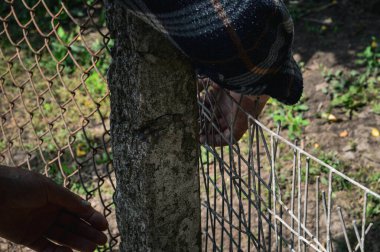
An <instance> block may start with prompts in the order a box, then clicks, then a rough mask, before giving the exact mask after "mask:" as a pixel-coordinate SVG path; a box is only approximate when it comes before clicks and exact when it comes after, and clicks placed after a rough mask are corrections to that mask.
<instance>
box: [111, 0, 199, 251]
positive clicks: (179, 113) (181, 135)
mask: <svg viewBox="0 0 380 252" xmlns="http://www.w3.org/2000/svg"><path fill="white" fill-rule="evenodd" d="M106 8H107V21H108V26H109V29H110V31H111V35H112V37H113V38H114V40H115V46H114V48H113V50H112V57H113V61H112V64H111V66H110V69H109V72H108V84H109V88H110V91H111V137H112V148H113V165H114V169H115V171H116V178H117V192H116V197H115V203H116V213H117V221H118V227H119V230H120V234H121V240H122V241H121V245H120V249H121V251H200V248H201V244H200V243H201V232H200V231H201V230H200V202H199V177H198V169H197V151H196V149H197V121H196V119H197V116H196V113H197V112H196V111H197V105H196V86H195V76H194V71H193V69H192V67H191V65H190V64H189V62H188V61H187V60H186V59H185V58H184V57H183V56H182V55H181V54H180V53H179V52H177V50H176V49H175V48H174V47H173V46H172V45H171V44H170V43H169V42H168V41H167V40H166V39H165V38H164V37H163V36H162V35H160V34H159V33H157V32H156V31H154V30H152V29H151V28H150V27H149V26H147V25H146V24H144V23H142V22H141V21H139V20H137V19H136V18H135V17H133V16H130V15H127V13H126V12H125V10H123V9H122V8H121V7H120V6H118V5H117V3H116V1H109V2H107V1H106Z"/></svg>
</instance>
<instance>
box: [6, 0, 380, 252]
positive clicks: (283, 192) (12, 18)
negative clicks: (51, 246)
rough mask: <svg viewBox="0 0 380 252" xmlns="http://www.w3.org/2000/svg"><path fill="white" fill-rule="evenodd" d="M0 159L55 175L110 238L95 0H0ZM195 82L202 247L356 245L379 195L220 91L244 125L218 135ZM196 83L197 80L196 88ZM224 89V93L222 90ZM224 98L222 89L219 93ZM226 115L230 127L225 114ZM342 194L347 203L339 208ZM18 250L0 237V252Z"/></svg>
mask: <svg viewBox="0 0 380 252" xmlns="http://www.w3.org/2000/svg"><path fill="white" fill-rule="evenodd" d="M0 22H1V26H0V116H1V120H0V164H4V165H9V166H21V167H24V168H26V169H30V170H35V171H38V172H41V173H43V174H44V175H46V176H48V177H50V178H52V179H54V180H55V181H56V182H57V183H60V184H62V185H64V186H66V187H67V188H69V189H70V190H72V191H74V192H76V193H78V194H80V195H82V196H83V197H85V198H86V199H88V200H89V201H90V202H91V203H92V205H94V206H95V207H96V208H97V209H98V210H100V211H102V212H103V213H104V215H105V216H106V217H107V219H108V221H109V222H110V228H109V230H108V236H109V242H108V244H107V245H106V246H105V247H102V248H99V250H100V251H117V250H118V247H117V244H118V240H119V234H118V229H117V225H116V217H115V212H114V206H113V193H114V191H115V186H116V185H115V178H114V172H113V168H112V153H111V149H110V135H109V128H110V126H109V113H110V111H109V110H110V106H109V102H110V97H109V92H108V89H107V85H106V77H105V76H106V70H107V66H108V64H109V62H110V55H109V48H110V47H111V46H112V40H111V39H110V37H109V34H108V31H107V29H106V26H105V17H104V8H103V4H102V1H100V0H83V1H59V2H52V1H44V0H6V1H2V2H1V3H0ZM201 84H202V85H203V87H202V90H203V91H201V90H199V94H200V95H199V97H198V103H199V112H200V113H199V114H200V117H199V119H200V120H199V121H200V128H201V129H206V131H207V132H208V133H209V134H208V139H206V141H205V144H203V145H200V146H199V153H200V155H199V156H200V161H199V167H198V168H199V169H200V174H201V176H200V181H201V200H202V232H203V237H202V247H203V248H202V249H203V250H204V251H211V250H212V251H227V250H230V251H235V250H237V251H288V250H290V251H347V250H348V251H364V247H365V246H364V245H365V243H366V241H367V240H366V239H365V237H366V235H367V234H370V233H371V231H372V227H373V224H372V223H371V221H373V220H372V218H371V216H370V215H369V214H368V211H367V207H368V206H369V205H371V204H372V205H373V204H378V202H379V200H380V196H379V195H378V194H376V193H374V192H372V191H370V190H369V189H367V188H365V187H364V186H362V185H361V184H359V183H357V182H355V181H354V180H352V179H350V178H349V177H347V176H346V175H345V174H342V173H341V172H339V171H338V170H335V169H334V168H333V167H331V166H329V165H327V164H325V163H323V162H322V161H320V160H318V159H316V158H314V157H313V156H311V155H309V154H308V153H307V152H305V151H304V150H303V149H302V148H301V147H302V146H301V147H300V146H297V145H296V144H293V143H290V142H289V141H287V140H286V139H284V138H283V137H281V136H280V135H279V129H280V127H279V128H278V129H277V132H274V131H271V130H270V129H268V128H267V127H265V126H264V125H263V124H261V123H260V122H259V121H257V120H256V119H255V118H253V117H252V116H251V114H250V113H248V112H247V111H246V110H245V109H243V108H242V107H241V106H240V102H239V101H235V100H234V99H232V98H230V102H231V104H235V105H236V107H237V109H238V111H239V112H238V113H241V115H243V116H244V117H245V123H246V124H247V125H246V127H247V128H248V131H247V132H246V133H245V135H244V136H243V138H242V140H241V141H240V142H239V143H235V142H234V141H233V140H234V139H232V138H229V139H224V141H225V142H226V143H227V146H226V147H215V146H213V145H212V144H210V142H212V141H210V140H212V139H215V137H219V138H220V136H219V135H220V133H221V132H219V131H220V125H218V122H217V121H215V115H219V114H220V111H221V110H222V109H223V108H221V107H220V106H219V105H218V103H216V102H215V101H211V102H208V103H207V104H206V103H205V101H206V100H207V99H209V100H210V99H211V100H212V99H214V98H213V97H214V96H213V94H211V93H210V90H212V86H211V85H210V84H209V82H207V81H206V82H201ZM202 85H200V86H202ZM222 92H225V91H222ZM225 95H227V96H228V95H229V94H228V93H227V92H226V93H225ZM225 120H226V121H225V123H226V124H227V125H229V126H230V130H232V128H233V126H234V118H232V120H231V118H228V119H227V118H226V119H225ZM345 197H353V198H355V199H356V200H355V202H356V204H355V205H345V204H344V201H343V200H342V199H344V198H345ZM18 249H19V250H23V249H22V248H17V247H15V246H14V245H12V244H10V243H7V242H5V241H4V242H0V250H1V251H3V250H4V251H6V250H18Z"/></svg>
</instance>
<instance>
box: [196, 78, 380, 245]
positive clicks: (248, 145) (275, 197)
mask: <svg viewBox="0 0 380 252" xmlns="http://www.w3.org/2000/svg"><path fill="white" fill-rule="evenodd" d="M201 89H204V91H202V92H199V94H200V96H199V99H198V103H199V109H200V115H201V116H200V117H201V118H200V122H201V125H200V127H201V129H202V130H207V131H208V132H209V135H208V139H207V141H208V142H215V141H211V140H212V139H216V138H218V137H220V136H221V134H222V132H221V130H220V129H221V128H223V125H222V124H223V123H224V124H225V125H226V124H227V125H229V127H230V130H231V132H232V130H233V127H235V126H236V118H232V120H231V118H230V119H229V118H228V117H226V116H225V117H224V118H223V116H222V117H221V116H220V115H221V114H223V109H224V108H223V107H222V106H221V105H220V104H221V103H220V101H218V97H220V94H218V95H215V92H214V93H213V92H212V85H210V82H203V87H202V88H201ZM210 90H211V91H210ZM220 92H224V93H225V95H227V96H229V94H228V92H226V91H224V90H220ZM229 100H230V101H229V102H230V103H231V104H233V103H235V105H236V107H237V108H238V112H237V113H242V114H244V115H245V116H246V117H247V118H248V120H247V128H248V131H247V133H246V134H245V136H243V138H242V140H241V141H239V143H236V144H231V143H234V141H233V139H232V138H230V139H225V142H227V143H228V145H227V146H226V147H215V146H213V145H212V144H207V141H206V144H205V145H203V146H201V148H200V153H201V155H200V169H201V174H202V178H201V200H202V220H203V221H202V225H203V227H202V231H203V240H202V241H203V244H202V246H203V250H204V251H211V250H212V251H235V250H236V251H364V250H365V244H366V242H367V241H366V239H365V237H366V235H368V234H370V233H371V231H372V230H371V228H372V227H373V225H374V223H372V222H371V221H373V220H374V219H373V218H371V216H370V214H369V213H368V211H367V207H368V206H369V205H370V204H378V202H379V199H380V195H379V194H377V193H375V192H373V191H371V190H369V189H368V188H366V187H364V186H363V185H361V184H359V183H357V182H355V181H354V180H352V179H351V178H349V177H348V176H346V175H345V174H343V173H341V172H340V171H338V170H336V169H335V168H333V167H331V166H329V165H327V164H326V163H324V162H322V161H321V160H319V159H317V158H315V157H314V156H312V155H310V154H309V153H307V152H306V151H304V150H303V148H301V147H300V146H297V145H296V144H293V143H291V142H289V141H288V140H286V139H285V138H283V137H281V136H280V134H279V133H280V132H279V131H280V127H278V128H277V131H276V132H274V131H272V130H270V129H268V128H267V127H266V126H264V125H263V124H262V123H260V122H259V121H257V120H256V119H255V118H253V117H252V116H251V115H250V114H249V113H247V112H246V111H245V110H244V109H243V108H242V107H241V106H240V104H241V101H236V100H234V98H233V97H231V96H229ZM210 103H211V104H212V105H213V106H210V105H209V104H210ZM218 115H219V118H222V121H221V120H216V117H218ZM234 125H235V126H234ZM346 198H351V199H352V201H353V202H355V204H354V205H347V203H346V201H345V199H346ZM373 232H376V231H373Z"/></svg>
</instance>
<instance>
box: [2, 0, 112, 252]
mask: <svg viewBox="0 0 380 252" xmlns="http://www.w3.org/2000/svg"><path fill="white" fill-rule="evenodd" d="M0 23H1V24H0V116H1V120H0V163H1V164H4V165H9V166H21V167H25V168H26V169H30V170H35V171H38V172H41V173H43V174H44V175H46V176H48V177H50V178H52V179H54V180H55V181H56V182H57V183H59V184H62V185H64V186H66V187H67V188H69V189H71V190H72V191H74V192H76V193H78V194H80V195H82V196H83V197H85V198H87V199H89V200H90V201H91V202H92V204H93V205H94V206H95V207H96V208H97V209H98V210H99V211H101V212H103V213H104V215H105V216H107V219H108V221H109V222H110V223H111V225H110V229H109V230H108V235H109V243H108V244H107V246H106V247H104V248H101V250H104V251H107V250H112V249H113V248H115V247H116V244H117V239H118V238H117V237H118V232H117V227H116V221H115V214H114V206H113V200H112V196H113V192H114V190H115V183H114V173H113V170H112V165H111V153H110V136H109V119H108V118H109V112H110V111H109V110H110V109H109V92H108V90H107V85H106V79H105V75H106V69H107V67H108V64H109V61H110V57H109V46H110V44H111V42H112V41H111V40H110V38H109V35H108V31H107V29H106V27H105V17H104V9H103V3H102V1H35V0H22V1H21V0H14V1H13V0H10V1H1V3H0ZM9 246H11V247H12V246H13V245H7V244H6V243H5V244H2V247H1V248H0V250H1V251H3V250H5V249H6V247H9ZM13 249H15V248H14V247H13Z"/></svg>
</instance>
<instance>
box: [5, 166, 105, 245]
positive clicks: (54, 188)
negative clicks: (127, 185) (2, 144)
mask: <svg viewBox="0 0 380 252" xmlns="http://www.w3.org/2000/svg"><path fill="white" fill-rule="evenodd" d="M107 227H108V223H107V220H106V219H105V218H104V217H103V215H101V214H100V213H99V212H97V211H95V209H93V208H92V207H91V205H90V204H89V203H88V202H86V201H84V200H83V199H82V198H80V197H79V196H78V195H76V194H74V193H72V192H70V191H69V190H67V189H65V188H63V187H60V186H58V185H56V184H55V183H54V182H53V181H51V180H50V179H48V178H46V177H44V176H42V175H40V174H37V173H34V172H30V171H27V170H23V169H20V168H11V167H3V166H0V236H1V237H3V238H5V239H7V240H9V241H11V242H14V243H17V244H21V245H24V246H26V247H29V248H31V249H33V250H35V251H59V252H61V251H62V252H66V251H73V250H74V249H75V250H79V251H86V252H87V251H94V250H95V248H96V246H97V245H103V244H105V243H106V242H107V237H106V235H104V234H103V233H102V232H101V231H104V230H106V229H107Z"/></svg>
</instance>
